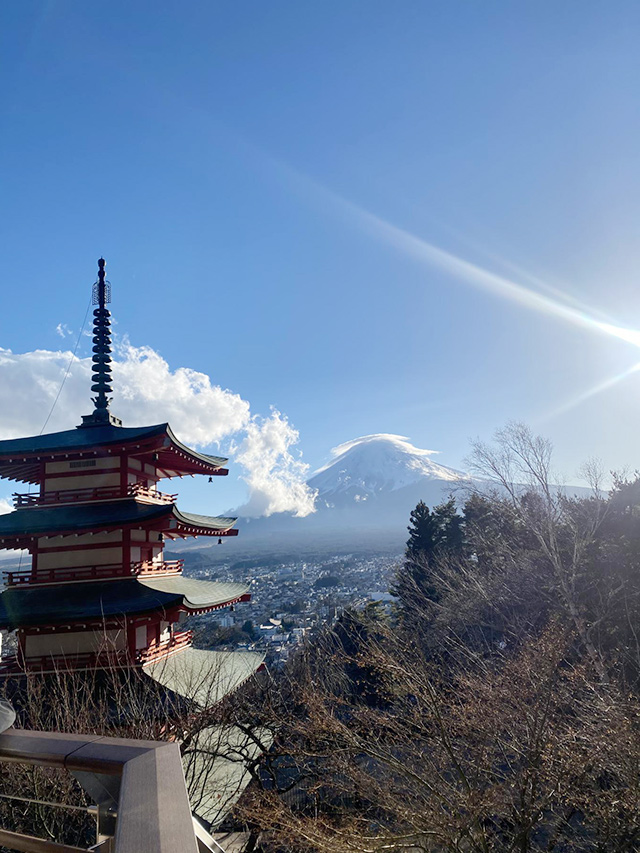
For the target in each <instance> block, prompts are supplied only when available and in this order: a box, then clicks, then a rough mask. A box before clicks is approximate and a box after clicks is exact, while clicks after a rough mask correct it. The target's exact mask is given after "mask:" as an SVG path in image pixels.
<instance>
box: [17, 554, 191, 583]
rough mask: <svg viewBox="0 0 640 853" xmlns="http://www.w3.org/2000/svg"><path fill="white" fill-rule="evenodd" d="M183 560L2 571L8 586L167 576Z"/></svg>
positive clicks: (176, 570) (174, 572)
mask: <svg viewBox="0 0 640 853" xmlns="http://www.w3.org/2000/svg"><path fill="white" fill-rule="evenodd" d="M183 568H184V560H165V561H164V562H153V561H151V560H145V561H142V562H137V563H130V564H129V565H128V566H123V565H122V564H120V563H119V564H115V563H114V564H112V565H106V566H74V567H73V568H62V569H45V570H44V571H43V570H39V571H37V572H36V573H35V575H34V574H33V572H32V570H31V569H23V570H21V571H9V572H3V579H4V582H5V584H6V586H8V587H15V586H37V585H39V584H56V583H74V582H76V583H77V582H80V581H97V580H111V579H116V578H117V579H122V578H128V577H170V576H171V575H179V574H182V569H183Z"/></svg>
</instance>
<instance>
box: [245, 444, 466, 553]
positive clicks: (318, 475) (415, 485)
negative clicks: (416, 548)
mask: <svg viewBox="0 0 640 853" xmlns="http://www.w3.org/2000/svg"><path fill="white" fill-rule="evenodd" d="M435 453H436V451H433V450H423V449H421V448H419V447H415V446H414V445H413V444H411V442H410V441H409V439H408V438H406V437H404V436H400V435H391V434H387V433H379V434H376V435H366V436H362V437H361V438H356V439H353V440H352V441H347V442H345V443H344V444H341V445H339V446H338V447H335V448H334V449H333V450H332V451H331V456H330V459H329V461H328V462H327V463H326V464H325V465H323V466H322V467H321V468H319V469H318V470H317V471H315V472H314V473H313V475H312V476H311V477H310V479H309V480H308V481H307V482H308V485H309V487H310V488H311V489H313V490H314V492H315V493H316V501H315V507H316V511H315V512H314V513H312V514H311V515H308V516H306V517H304V518H297V517H294V516H293V515H290V514H288V513H279V514H277V515H272V516H270V517H268V518H258V519H249V518H242V510H240V516H241V517H240V519H239V521H238V528H239V530H240V539H239V540H238V543H237V544H238V546H240V543H241V541H243V543H244V544H246V545H247V546H248V547H251V549H252V550H253V548H254V547H257V546H258V540H260V541H261V542H262V543H263V545H265V546H267V545H268V543H269V541H271V543H272V544H276V542H278V543H280V544H282V545H284V544H285V542H287V541H288V542H289V543H290V544H291V545H292V546H295V547H296V548H298V547H300V548H302V547H304V546H305V545H307V544H308V545H309V546H310V547H313V548H318V547H321V546H322V543H323V542H324V543H325V544H326V546H327V547H329V546H330V547H336V546H338V545H339V546H340V547H345V548H354V549H355V548H358V549H360V550H362V549H364V550H372V551H376V550H380V549H381V548H382V549H384V550H386V549H392V550H393V549H395V550H401V549H402V547H403V546H404V543H405V540H406V537H407V534H406V530H407V524H408V521H409V513H410V512H411V510H412V509H413V508H414V507H415V505H416V504H417V503H418V501H420V500H423V501H425V503H427V504H428V505H429V506H433V505H435V504H438V503H441V502H442V501H443V500H446V499H447V498H448V496H449V495H450V494H451V493H456V492H459V491H460V490H461V489H464V486H465V484H466V483H468V482H469V478H468V476H467V475H465V474H464V473H463V472H462V471H457V470H455V469H454V468H448V467H446V466H444V465H440V464H438V463H437V462H435V461H434V460H433V459H432V457H433V456H434V455H435ZM234 547H235V546H234Z"/></svg>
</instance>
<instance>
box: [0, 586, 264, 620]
mask: <svg viewBox="0 0 640 853" xmlns="http://www.w3.org/2000/svg"><path fill="white" fill-rule="evenodd" d="M173 580H175V581H180V580H182V581H183V583H182V584H179V583H175V584H173V586H172V589H171V590H169V589H167V590H163V589H154V588H153V587H152V586H150V585H149V584H148V583H146V582H141V581H139V580H138V579H137V578H131V579H127V580H115V581H95V582H91V583H70V584H60V585H59V586H56V587H55V588H53V589H52V587H50V586H31V587H29V586H26V587H24V588H23V589H15V588H10V589H5V590H4V592H3V593H2V594H1V595H0V628H6V629H9V630H13V629H14V628H17V627H28V626H31V625H48V624H52V625H60V624H67V623H68V624H73V623H78V622H82V621H84V620H90V619H101V620H102V619H106V618H109V617H111V618H113V617H116V616H124V615H126V614H128V613H146V612H148V611H154V610H170V609H172V608H175V607H181V606H182V607H185V608H186V609H187V610H213V609H216V608H218V607H224V606H225V605H227V604H232V603H233V602H235V601H239V600H241V599H242V598H243V597H245V596H246V595H247V594H248V587H246V586H245V585H244V584H238V583H218V582H216V581H194V580H192V579H189V578H174V579H173ZM194 584H197V586H195V587H194ZM205 587H206V590H205ZM194 599H195V604H193V603H192V600H194Z"/></svg>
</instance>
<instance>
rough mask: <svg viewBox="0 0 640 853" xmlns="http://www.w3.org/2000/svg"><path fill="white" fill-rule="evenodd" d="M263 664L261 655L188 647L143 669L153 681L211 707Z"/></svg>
mask: <svg viewBox="0 0 640 853" xmlns="http://www.w3.org/2000/svg"><path fill="white" fill-rule="evenodd" d="M263 663H264V654H262V653H261V652H223V651H210V650H208V649H194V648H187V649H185V650H184V651H182V652H180V653H179V654H175V655H170V656H169V657H166V658H164V659H163V660H159V661H155V662H154V663H150V664H147V665H146V666H145V667H143V669H144V672H146V673H147V675H149V676H151V678H153V680H154V681H157V682H158V683H159V684H162V686H163V687H167V688H168V689H169V690H172V691H173V692H174V693H177V694H178V695H179V696H184V697H186V698H187V699H190V700H192V701H194V702H196V704H198V705H200V707H201V708H211V707H212V706H214V705H216V704H217V703H218V702H219V701H220V700H221V699H223V698H224V697H225V696H226V695H227V694H228V693H231V692H233V691H234V690H236V689H237V688H238V687H239V686H240V685H241V684H242V683H243V682H244V681H246V680H247V679H248V678H250V677H251V676H252V675H253V674H254V673H255V672H257V671H258V670H259V669H260V667H261V666H262V665H263Z"/></svg>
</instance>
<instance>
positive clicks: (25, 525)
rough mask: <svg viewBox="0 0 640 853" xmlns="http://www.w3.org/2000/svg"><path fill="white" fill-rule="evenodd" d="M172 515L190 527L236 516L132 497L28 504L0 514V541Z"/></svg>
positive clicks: (221, 524)
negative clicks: (183, 509) (197, 511)
mask: <svg viewBox="0 0 640 853" xmlns="http://www.w3.org/2000/svg"><path fill="white" fill-rule="evenodd" d="M169 516H173V517H174V518H175V519H176V520H177V521H179V522H181V523H182V524H184V525H187V526H190V527H200V528H208V529H210V530H214V531H219V530H223V531H226V530H229V529H230V528H231V527H233V525H234V524H235V522H236V520H237V519H235V518H230V517H228V516H208V515H193V514H192V513H187V512H181V511H180V510H179V509H178V508H177V506H175V504H148V503H141V502H139V501H136V500H135V498H129V499H126V500H125V499H121V500H116V501H111V502H104V503H103V502H94V503H86V504H57V505H55V506H44V507H29V508H27V509H18V510H15V511H14V512H9V513H6V514H4V515H0V540H1V539H6V538H11V537H23V536H44V535H56V534H57V533H75V532H80V531H85V530H93V531H94V532H99V531H101V530H107V529H112V528H118V527H122V526H130V525H136V524H140V525H143V524H148V523H149V522H152V521H155V520H157V519H165V518H168V517H169Z"/></svg>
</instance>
